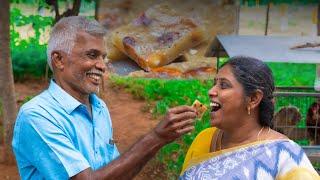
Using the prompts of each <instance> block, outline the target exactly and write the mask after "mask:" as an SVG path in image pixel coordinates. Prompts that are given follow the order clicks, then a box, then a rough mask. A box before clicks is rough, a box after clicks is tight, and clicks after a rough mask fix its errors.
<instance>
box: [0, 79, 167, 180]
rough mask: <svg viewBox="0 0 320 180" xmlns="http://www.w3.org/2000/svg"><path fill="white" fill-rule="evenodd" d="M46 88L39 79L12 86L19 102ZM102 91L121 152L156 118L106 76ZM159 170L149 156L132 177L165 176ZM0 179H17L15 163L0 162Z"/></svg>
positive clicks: (151, 124)
mask: <svg viewBox="0 0 320 180" xmlns="http://www.w3.org/2000/svg"><path fill="white" fill-rule="evenodd" d="M46 88H47V83H44V81H40V80H28V81H24V82H18V83H16V84H15V90H16V96H17V102H18V104H21V102H22V101H23V100H24V99H25V98H26V97H28V96H34V95H36V94H38V93H40V92H41V91H42V90H44V89H46ZM103 92H104V93H103V96H102V97H103V99H104V100H105V102H106V104H107V106H108V108H109V111H110V114H111V118H112V123H113V129H114V139H115V141H116V143H117V146H118V148H119V151H120V153H123V152H125V151H126V150H127V149H128V148H129V147H130V146H131V145H132V144H133V143H134V142H135V141H137V140H138V139H139V138H140V137H141V136H142V135H143V134H145V133H146V132H148V131H149V130H150V129H152V128H153V127H154V126H155V125H156V124H157V122H158V120H155V119H152V117H151V114H150V113H148V112H145V111H143V109H145V106H146V104H145V102H144V101H142V100H137V99H134V98H133V97H132V96H131V95H130V94H128V93H126V92H124V91H123V90H121V89H116V88H112V87H111V86H110V84H109V83H108V81H107V79H106V80H105V86H104V90H103ZM0 151H1V147H0ZM162 170H163V167H162V166H161V165H160V164H157V163H156V161H155V160H154V159H152V160H151V161H150V162H149V163H148V164H147V165H146V166H145V167H144V169H143V170H142V171H141V172H140V173H139V174H138V175H137V177H136V178H135V179H136V180H144V179H150V178H151V179H166V178H165V176H164V174H163V173H162V172H163V171H162ZM0 179H19V175H18V171H17V168H16V166H15V165H4V164H1V163H0Z"/></svg>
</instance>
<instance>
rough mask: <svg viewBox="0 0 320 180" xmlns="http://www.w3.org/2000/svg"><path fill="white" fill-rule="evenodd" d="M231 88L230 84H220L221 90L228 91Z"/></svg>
mask: <svg viewBox="0 0 320 180" xmlns="http://www.w3.org/2000/svg"><path fill="white" fill-rule="evenodd" d="M229 87H230V86H229V84H228V83H225V82H221V83H220V88H221V89H227V88H229Z"/></svg>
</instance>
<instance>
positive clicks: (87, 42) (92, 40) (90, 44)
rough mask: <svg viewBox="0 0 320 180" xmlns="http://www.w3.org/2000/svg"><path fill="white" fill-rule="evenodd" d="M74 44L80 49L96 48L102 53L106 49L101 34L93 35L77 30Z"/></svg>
mask: <svg viewBox="0 0 320 180" xmlns="http://www.w3.org/2000/svg"><path fill="white" fill-rule="evenodd" d="M74 46H75V47H79V48H82V49H96V50H99V51H101V52H103V53H104V52H105V49H106V48H105V42H104V37H103V36H94V35H91V34H89V33H87V32H85V31H79V32H77V34H76V39H75V45H74Z"/></svg>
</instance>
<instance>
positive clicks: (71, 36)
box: [47, 16, 107, 70]
mask: <svg viewBox="0 0 320 180" xmlns="http://www.w3.org/2000/svg"><path fill="white" fill-rule="evenodd" d="M78 31H84V32H87V33H88V34H90V35H94V36H101V37H103V36H104V35H105V34H106V32H107V31H106V29H104V28H103V26H101V25H100V24H99V23H98V22H97V21H96V20H94V19H90V20H89V19H87V18H86V17H83V16H69V17H65V18H62V19H60V20H59V21H58V22H57V23H56V24H55V25H54V26H53V28H52V30H51V34H50V39H49V41H48V48H47V62H48V65H49V67H50V69H51V70H52V64H51V53H52V51H57V50H60V51H64V52H66V53H67V54H70V53H71V50H72V48H73V46H74V42H75V40H76V35H77V33H78Z"/></svg>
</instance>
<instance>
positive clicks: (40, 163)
mask: <svg viewBox="0 0 320 180" xmlns="http://www.w3.org/2000/svg"><path fill="white" fill-rule="evenodd" d="M90 103H91V107H92V117H90V114H89V112H88V110H87V108H86V106H85V105H84V104H81V103H80V102H79V101H78V100H76V99H75V98H73V97H72V96H71V95H69V94H68V93H67V92H65V91H64V90H63V89H62V88H61V87H59V86H58V85H57V84H56V83H55V82H54V81H53V80H52V81H51V82H50V86H49V88H48V89H47V90H45V91H44V92H42V93H41V94H40V95H38V96H36V97H35V98H33V99H31V100H30V101H29V102H27V103H26V104H24V105H23V106H22V107H21V108H20V111H19V113H18V116H17V120H16V123H15V127H14V134H13V141H12V146H13V151H14V154H15V156H16V160H17V163H18V168H19V173H20V176H21V178H22V179H44V178H45V179H68V178H69V177H72V176H74V175H76V174H78V173H79V172H81V171H83V170H85V169H87V168H89V167H91V168H92V169H93V170H96V169H99V168H101V167H102V166H104V165H106V164H108V163H109V162H110V161H112V160H113V159H115V158H116V157H118V156H119V152H118V149H117V147H116V146H115V144H113V139H112V124H111V119H110V114H109V112H108V109H107V107H106V105H105V103H104V102H103V101H102V100H101V99H99V98H98V97H97V96H96V95H95V94H91V95H90Z"/></svg>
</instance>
